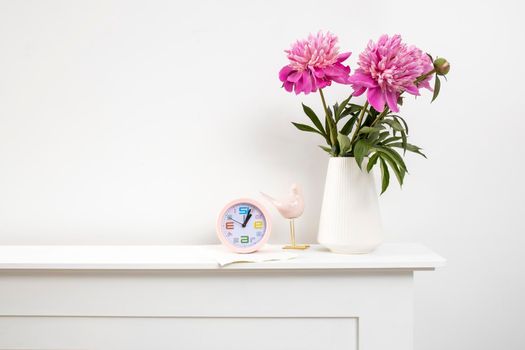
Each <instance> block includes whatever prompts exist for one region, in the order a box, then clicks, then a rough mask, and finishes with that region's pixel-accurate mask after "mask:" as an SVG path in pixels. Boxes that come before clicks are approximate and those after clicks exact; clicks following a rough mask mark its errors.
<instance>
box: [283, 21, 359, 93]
mask: <svg viewBox="0 0 525 350" xmlns="http://www.w3.org/2000/svg"><path fill="white" fill-rule="evenodd" d="M337 40H338V39H337V36H335V35H333V34H332V33H330V32H327V33H326V34H323V33H322V32H321V31H320V32H319V33H317V35H312V34H310V35H309V36H308V39H303V40H298V41H297V42H296V43H295V44H293V45H292V47H291V49H290V50H285V51H284V52H286V53H287V54H288V59H289V60H290V63H289V64H288V65H287V66H284V67H283V68H282V69H281V71H280V72H279V79H280V80H281V81H282V82H283V86H284V88H285V89H286V91H288V92H291V91H292V90H294V91H295V93H296V94H299V93H301V92H304V93H305V94H309V93H310V92H316V91H317V89H322V88H324V87H325V86H329V85H330V84H332V81H335V82H336V83H340V84H349V83H350V81H349V80H348V79H349V74H350V67H348V66H344V65H343V64H341V62H343V61H344V60H346V59H347V58H348V57H349V56H350V54H351V53H350V52H346V53H342V54H340V53H339V48H338V47H337V46H336V44H337Z"/></svg>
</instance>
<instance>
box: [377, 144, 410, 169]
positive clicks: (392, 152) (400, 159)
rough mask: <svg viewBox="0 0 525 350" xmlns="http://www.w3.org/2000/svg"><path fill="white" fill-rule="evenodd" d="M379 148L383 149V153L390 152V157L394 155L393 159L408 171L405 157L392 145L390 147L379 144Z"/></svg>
mask: <svg viewBox="0 0 525 350" xmlns="http://www.w3.org/2000/svg"><path fill="white" fill-rule="evenodd" d="M377 149H378V150H379V151H382V152H383V153H386V154H388V155H389V156H390V157H392V159H393V160H394V161H395V162H396V163H397V165H398V166H399V168H400V169H401V170H404V171H407V167H406V165H405V161H404V160H403V157H401V155H400V154H399V153H397V152H396V151H395V150H393V149H392V148H390V146H389V147H383V146H378V147H377Z"/></svg>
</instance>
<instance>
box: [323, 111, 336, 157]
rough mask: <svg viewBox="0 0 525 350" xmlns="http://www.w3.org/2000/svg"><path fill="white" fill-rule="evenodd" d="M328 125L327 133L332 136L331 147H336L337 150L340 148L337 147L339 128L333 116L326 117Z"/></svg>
mask: <svg viewBox="0 0 525 350" xmlns="http://www.w3.org/2000/svg"><path fill="white" fill-rule="evenodd" d="M326 124H327V125H328V129H327V131H328V135H329V136H330V146H335V147H336V149H337V148H338V145H337V127H336V125H335V122H334V120H333V119H332V117H331V115H327V116H326ZM336 153H337V152H336Z"/></svg>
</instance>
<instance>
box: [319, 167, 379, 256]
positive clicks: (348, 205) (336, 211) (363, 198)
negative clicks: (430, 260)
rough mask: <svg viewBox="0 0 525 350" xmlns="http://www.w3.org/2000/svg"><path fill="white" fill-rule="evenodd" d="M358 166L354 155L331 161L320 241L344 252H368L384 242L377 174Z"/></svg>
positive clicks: (326, 245)
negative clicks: (376, 182) (376, 181)
mask: <svg viewBox="0 0 525 350" xmlns="http://www.w3.org/2000/svg"><path fill="white" fill-rule="evenodd" d="M366 163H367V160H366V159H365V160H364V161H363V170H361V169H359V167H358V166H357V163H356V161H355V159H354V158H350V157H333V158H330V160H329V162H328V171H327V173H326V183H325V187H324V196H323V205H322V208H321V218H320V221H319V233H318V236H317V240H318V242H319V243H320V244H321V245H323V246H325V247H327V248H328V249H330V250H331V251H333V252H334V253H341V254H363V253H369V252H371V251H372V250H374V249H375V248H377V247H378V246H379V245H380V244H381V243H382V241H383V239H382V225H381V215H380V213H379V201H378V196H377V192H376V188H375V182H374V175H373V173H372V172H370V173H368V172H367V171H366Z"/></svg>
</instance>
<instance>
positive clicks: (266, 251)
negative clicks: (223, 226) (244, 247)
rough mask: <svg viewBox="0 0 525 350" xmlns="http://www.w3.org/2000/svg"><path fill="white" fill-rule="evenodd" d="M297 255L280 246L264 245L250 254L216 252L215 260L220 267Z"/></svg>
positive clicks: (288, 257) (289, 257) (284, 258)
mask: <svg viewBox="0 0 525 350" xmlns="http://www.w3.org/2000/svg"><path fill="white" fill-rule="evenodd" d="M224 249H226V248H224ZM297 256H298V254H296V253H290V252H285V251H283V250H282V248H281V246H271V245H266V246H265V247H264V248H263V249H261V250H259V251H257V252H254V253H250V254H237V253H233V252H226V251H225V252H221V253H220V254H217V256H216V257H215V260H216V261H217V263H218V264H219V265H220V266H221V267H222V266H226V265H229V264H234V263H260V262H264V261H276V260H289V259H294V258H296V257H297Z"/></svg>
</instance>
